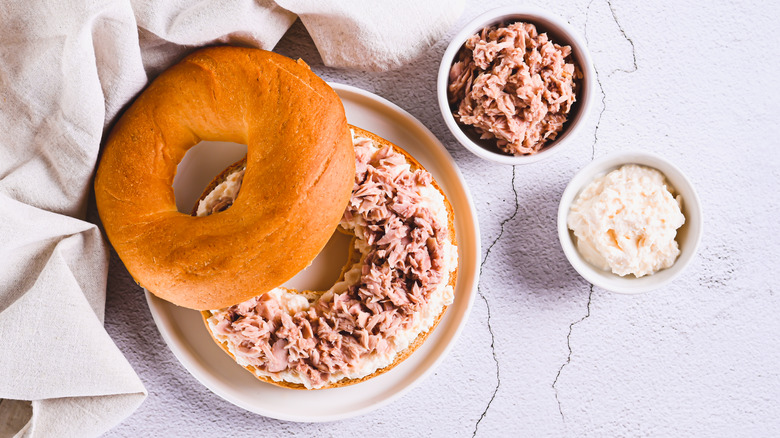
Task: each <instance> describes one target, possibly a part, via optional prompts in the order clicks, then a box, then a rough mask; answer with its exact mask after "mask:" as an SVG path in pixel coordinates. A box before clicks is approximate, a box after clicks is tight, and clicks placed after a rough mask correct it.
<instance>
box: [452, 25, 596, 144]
mask: <svg viewBox="0 0 780 438" xmlns="http://www.w3.org/2000/svg"><path fill="white" fill-rule="evenodd" d="M580 77H581V73H580V71H579V70H578V69H577V68H576V66H575V65H574V63H573V62H572V59H571V47H570V46H559V45H558V44H555V43H553V42H552V41H550V40H549V39H548V37H547V34H546V33H543V34H538V33H537V31H536V26H534V25H533V24H529V23H522V22H517V23H513V24H510V25H508V26H493V27H488V28H485V29H483V30H482V31H481V32H480V33H477V34H475V35H472V36H471V37H469V39H467V40H466V43H465V45H464V47H463V48H462V49H461V51H460V52H459V58H458V61H457V62H455V63H454V64H453V65H452V69H451V70H450V83H449V87H448V92H449V102H450V105H452V108H453V109H454V112H453V116H454V117H455V119H456V120H458V121H460V122H461V123H463V124H466V125H471V126H473V127H474V129H475V130H476V132H477V133H478V134H480V137H481V138H483V139H496V145H497V146H498V147H499V148H500V149H501V150H503V151H505V152H507V153H510V154H514V155H530V154H535V153H536V152H539V151H540V150H541V149H542V148H543V147H544V146H545V144H547V143H549V142H550V141H552V140H554V139H555V138H556V137H557V136H558V134H559V133H560V132H561V131H562V130H563V125H564V123H565V122H566V118H567V114H568V113H569V112H570V110H571V107H572V104H573V103H574V102H575V101H576V95H575V91H576V87H577V86H576V82H575V79H578V78H580Z"/></svg>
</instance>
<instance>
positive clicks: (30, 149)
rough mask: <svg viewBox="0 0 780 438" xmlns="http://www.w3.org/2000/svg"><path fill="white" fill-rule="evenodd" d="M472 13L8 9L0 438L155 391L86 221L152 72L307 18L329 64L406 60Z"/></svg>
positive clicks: (298, 4)
mask: <svg viewBox="0 0 780 438" xmlns="http://www.w3.org/2000/svg"><path fill="white" fill-rule="evenodd" d="M462 9H463V1H462V0H458V1H456V2H450V1H448V0H431V1H426V2H418V1H416V0H414V1H412V0H403V1H393V2H375V1H368V0H366V1H356V0H343V1H340V2H319V1H314V0H311V1H309V0H297V1H296V0H278V1H277V2H276V3H275V2H273V1H271V0H257V1H252V0H233V1H230V0H216V1H212V2H191V1H187V0H166V1H164V0H148V1H140V0H135V1H134V0H102V1H101V0H93V1H85V2H56V1H49V0H32V1H29V0H19V1H11V2H0V23H2V24H3V26H2V28H0V133H1V134H2V135H1V136H0V212H2V213H0V437H2V436H18V437H50V436H57V437H68V436H79V437H83V436H95V435H99V434H101V433H103V432H105V431H107V430H108V429H110V428H111V427H112V426H114V425H115V424H117V423H118V422H120V421H121V420H122V419H123V418H125V417H126V416H128V415H130V414H131V413H132V412H133V411H134V410H135V409H136V408H137V407H138V406H139V405H140V403H141V402H142V401H143V399H144V397H145V396H146V391H145V389H144V387H143V384H142V383H141V381H140V380H139V378H138V377H137V375H136V374H135V373H134V372H133V370H132V368H131V366H130V364H129V363H128V362H127V360H126V359H125V358H124V357H123V355H122V354H121V352H120V351H119V349H118V348H117V347H116V345H114V343H113V341H112V340H111V339H110V337H109V336H108V334H107V332H106V331H105V330H104V328H103V316H104V306H105V285H106V275H107V269H108V247H107V244H106V242H104V241H103V239H102V237H101V235H100V232H99V230H98V228H97V227H96V226H95V225H93V224H90V223H88V222H86V221H84V220H83V219H84V217H85V212H86V205H87V200H88V197H89V193H90V190H91V182H92V181H91V180H92V175H93V172H94V168H95V165H96V163H97V159H98V153H99V149H100V143H101V139H102V137H103V134H104V132H105V130H106V128H107V127H108V126H110V124H111V122H112V120H113V119H114V117H115V116H116V115H117V113H118V112H119V111H120V110H121V109H122V108H123V107H124V106H125V105H127V103H128V102H130V101H131V100H132V98H133V97H134V96H135V95H136V94H137V93H138V92H139V91H140V90H141V89H142V88H143V87H144V86H145V85H146V83H147V81H148V79H149V78H150V77H153V76H155V75H156V74H157V73H159V72H160V71H161V70H162V69H164V68H166V67H168V66H169V65H171V64H172V63H173V62H175V61H176V60H178V59H179V58H181V57H182V56H183V55H184V54H186V53H188V52H190V51H191V50H192V49H193V48H194V47H198V46H203V45H209V44H216V43H233V44H242V45H248V46H253V47H260V48H264V49H268V50H270V49H272V48H273V46H275V45H276V43H277V42H278V41H279V39H280V38H281V37H282V36H283V35H284V33H285V32H286V30H287V29H288V28H289V26H290V25H291V24H292V23H293V21H294V20H295V19H296V14H298V15H300V16H301V19H302V21H303V22H304V24H305V25H306V26H307V29H308V30H309V32H310V33H311V35H312V38H313V39H314V41H315V42H316V44H317V47H318V49H319V50H320V52H321V55H322V57H323V60H324V61H325V63H326V64H328V65H331V66H336V67H350V68H358V69H363V70H377V69H388V68H393V67H397V66H399V65H401V64H403V63H405V62H408V61H410V60H412V59H414V58H415V57H417V56H419V55H420V54H421V53H423V51H424V50H425V49H427V48H428V47H429V46H430V45H431V44H432V43H433V42H434V41H435V40H436V39H438V38H439V37H440V36H441V35H442V34H443V33H444V32H445V31H446V30H447V29H448V28H449V26H450V25H451V24H452V23H453V22H454V21H455V20H456V19H457V17H458V16H459V15H460V13H461V11H462ZM138 293H141V290H140V288H139V291H138ZM144 323H145V324H151V323H152V322H151V321H144Z"/></svg>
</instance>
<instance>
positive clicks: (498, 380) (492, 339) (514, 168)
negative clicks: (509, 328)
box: [471, 166, 520, 438]
mask: <svg viewBox="0 0 780 438" xmlns="http://www.w3.org/2000/svg"><path fill="white" fill-rule="evenodd" d="M516 171H517V166H512V192H513V193H514V194H515V211H514V212H512V215H511V216H509V217H508V218H506V219H504V220H503V221H501V231H499V233H498V236H496V238H495V240H493V242H492V243H491V244H490V246H488V249H487V250H485V258H483V259H482V264H480V265H479V278H480V279H481V278H482V269H483V268H484V267H485V262H487V259H488V257H489V256H490V251H491V250H492V249H493V247H494V246H496V243H498V241H499V239H501V236H503V235H504V226H505V225H506V224H507V223H508V222H509V221H511V220H512V219H514V218H515V217H516V216H517V212H518V211H519V210H520V203H519V202H518V200H517V188H515V176H516ZM477 293H478V294H479V296H480V298H482V301H484V302H485V307H487V329H488V332H490V350H491V351H492V353H493V362H495V363H496V387H495V388H494V389H493V394H492V395H491V396H490V400H488V402H487V405H486V406H485V410H484V411H482V414H480V416H479V419H478V420H477V423H476V424H475V425H474V432H473V433H472V434H471V437H472V438H474V437H475V436H476V435H477V430H478V429H479V423H481V422H482V419H484V418H485V415H487V411H488V409H490V405H491V404H492V403H493V400H494V399H495V398H496V394H497V393H498V388H499V387H500V386H501V368H500V366H499V363H498V356H496V337H495V335H494V334H493V326H492V325H491V324H490V303H489V302H488V300H487V297H486V296H485V294H483V293H482V288H481V282H480V285H477Z"/></svg>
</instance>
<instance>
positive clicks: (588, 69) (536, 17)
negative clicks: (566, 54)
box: [436, 6, 596, 165]
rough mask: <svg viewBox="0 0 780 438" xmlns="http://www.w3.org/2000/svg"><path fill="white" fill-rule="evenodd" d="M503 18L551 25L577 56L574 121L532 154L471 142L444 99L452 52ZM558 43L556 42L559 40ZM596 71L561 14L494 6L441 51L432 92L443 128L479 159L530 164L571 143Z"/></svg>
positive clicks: (587, 107)
mask: <svg viewBox="0 0 780 438" xmlns="http://www.w3.org/2000/svg"><path fill="white" fill-rule="evenodd" d="M506 19H517V20H524V21H529V22H531V23H533V24H536V25H538V24H540V22H542V23H541V24H542V27H547V28H554V31H555V32H556V33H560V34H562V35H564V36H565V38H566V39H568V40H569V41H566V43H567V44H568V45H570V46H571V47H572V52H575V53H576V54H577V57H578V58H579V59H581V64H583V65H580V66H579V67H580V69H581V70H582V72H583V80H582V82H583V89H584V91H585V92H584V93H582V95H580V96H578V98H579V99H578V100H579V102H580V105H581V107H580V109H579V113H578V114H577V117H576V119H575V120H572V121H571V122H570V123H569V124H568V126H567V127H566V128H565V129H564V131H562V132H561V134H562V135H561V137H559V139H557V140H556V143H555V144H553V145H552V146H548V147H546V148H544V149H542V150H541V151H539V152H537V153H535V154H533V155H518V156H515V155H507V154H499V153H496V152H492V151H490V150H487V149H485V148H484V147H482V146H480V145H478V144H476V143H474V142H473V141H472V140H471V139H469V138H468V137H467V136H466V134H465V133H464V132H463V130H462V129H461V128H460V126H459V125H458V123H457V122H456V121H455V118H454V117H453V116H452V113H451V111H450V108H449V102H448V99H447V86H448V85H449V72H450V68H451V67H452V63H453V61H454V59H455V55H456V54H457V53H458V51H459V50H460V48H461V47H462V46H463V44H464V43H465V41H466V39H467V38H468V37H469V36H470V35H472V34H474V33H475V32H477V31H478V30H480V29H482V28H484V27H486V26H489V25H492V24H495V23H497V22H499V21H505V20H506ZM559 43H560V41H559ZM595 76H596V71H595V68H594V66H593V61H592V59H591V56H590V52H589V51H588V45H587V42H586V41H585V39H584V38H583V37H582V36H581V35H580V34H579V32H578V31H577V30H576V29H574V28H573V27H572V26H571V25H570V24H569V23H568V22H567V21H566V20H564V19H563V18H562V17H560V16H558V15H555V14H553V13H550V12H548V11H546V10H544V9H541V8H537V7H531V6H503V7H499V8H496V9H492V10H489V11H487V12H485V13H483V14H481V15H479V16H478V17H476V18H474V19H473V20H471V21H469V22H468V23H467V24H466V25H464V26H463V27H462V28H461V30H460V31H459V32H458V33H456V34H455V36H454V37H453V38H452V40H451V41H450V43H449V45H448V46H447V49H446V50H445V51H444V55H443V56H442V59H441V62H440V64H439V72H438V76H437V79H436V94H437V98H438V103H439V109H440V111H441V113H442V118H443V119H444V122H445V124H446V125H447V128H448V129H449V130H450V132H452V134H453V135H454V136H455V138H456V139H457V140H458V142H459V143H461V144H462V145H463V146H464V147H465V148H466V149H468V150H469V151H471V152H472V153H473V154H475V155H477V156H478V157H480V158H484V159H487V160H490V161H494V162H497V163H502V164H510V165H515V164H530V163H534V162H536V161H539V160H542V159H545V158H547V157H550V156H552V155H553V154H554V153H557V152H559V151H560V150H561V149H563V148H564V147H566V146H569V145H571V144H572V143H573V142H572V139H574V138H575V134H576V133H577V132H579V131H580V130H581V129H582V126H583V125H584V124H585V123H584V122H585V121H586V120H587V116H588V114H590V112H591V109H592V108H593V105H594V100H595V99H594V98H595V87H596V80H595Z"/></svg>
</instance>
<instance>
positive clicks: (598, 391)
mask: <svg viewBox="0 0 780 438" xmlns="http://www.w3.org/2000/svg"><path fill="white" fill-rule="evenodd" d="M508 3H509V2H500V1H494V2H488V1H484V2H476V1H472V2H470V3H468V4H467V6H466V12H465V13H464V15H463V16H462V17H461V20H460V22H459V25H463V24H465V23H466V22H467V21H469V20H471V19H472V18H474V17H475V16H477V15H479V14H481V13H482V12H484V11H486V10H489V9H492V8H493V7H494V6H500V5H504V4H508ZM515 4H517V3H515ZM528 4H530V3H528ZM770 4H771V6H768V5H770ZM535 5H536V6H540V7H543V8H546V9H548V10H550V11H551V12H554V13H557V14H559V15H561V16H562V17H564V18H565V19H567V20H568V21H569V22H570V23H571V24H572V25H573V26H574V27H575V28H576V29H578V30H579V31H580V32H581V33H582V34H583V35H584V36H585V37H586V38H587V41H588V45H589V49H590V51H591V55H592V57H593V59H594V62H595V66H596V69H597V71H598V78H599V82H600V85H601V90H600V92H601V93H602V95H603V98H599V99H598V102H597V106H596V108H595V111H594V112H593V113H592V114H591V117H590V120H589V121H588V127H587V128H586V129H584V130H583V131H582V132H581V134H580V136H579V139H578V141H577V144H576V145H574V146H573V147H571V148H570V149H569V150H568V151H567V152H566V153H564V154H558V155H555V156H553V157H552V158H550V159H548V160H545V161H542V162H540V163H535V164H532V165H528V166H524V167H514V168H513V167H511V166H504V165H497V164H491V163H488V162H485V161H482V160H481V159H479V158H477V157H475V156H473V155H471V153H469V152H467V151H465V150H464V149H462V147H460V146H459V144H458V143H457V142H456V141H455V139H454V138H453V137H452V135H451V134H450V133H449V132H448V131H447V129H446V128H445V125H444V123H443V121H442V119H441V116H440V114H439V112H438V111H439V110H438V106H437V103H436V91H435V89H436V72H437V69H438V64H439V59H440V58H441V55H442V53H443V52H444V49H445V47H446V45H447V43H448V40H447V38H446V37H445V38H444V39H442V40H441V41H439V42H438V43H437V44H436V45H435V46H434V47H433V48H432V49H431V50H429V51H428V52H427V53H425V54H424V55H423V57H422V58H420V59H419V60H417V61H416V62H413V63H412V64H410V65H408V66H407V67H405V68H403V69H401V70H398V71H393V72H387V73H362V72H355V71H345V70H336V69H330V68H326V67H323V65H322V61H321V59H320V57H319V55H318V54H317V51H316V49H315V47H314V44H313V43H312V41H311V39H310V38H309V36H308V34H307V33H306V31H305V29H304V28H303V26H302V25H301V24H300V22H298V23H296V24H295V25H294V26H293V28H292V29H291V30H290V31H289V32H288V34H287V35H286V36H285V37H284V38H283V40H282V41H281V42H280V44H279V45H278V46H277V48H276V51H277V52H279V53H282V54H285V55H288V56H291V57H301V58H303V59H304V60H305V61H306V62H307V63H308V64H309V65H310V66H311V67H312V69H313V70H314V71H315V72H316V73H318V74H319V75H321V76H322V77H324V78H325V79H326V80H332V81H336V82H342V83H347V84H351V85H355V86H358V87H360V88H363V89H366V90H369V91H372V92H374V93H376V94H379V95H380V96H383V97H385V98H387V99H389V100H390V101H392V102H394V103H396V104H398V105H399V106H401V107H402V108H404V109H406V110H407V111H409V112H410V113H411V114H412V115H414V116H415V117H417V118H418V119H419V120H420V121H422V122H423V124H425V125H426V126H427V127H428V128H429V129H431V130H432V131H433V133H434V134H436V136H437V137H438V138H439V139H440V140H441V141H442V142H443V143H444V144H445V146H446V147H447V148H448V149H449V151H450V152H451V153H452V155H453V156H454V157H455V160H456V161H457V163H458V165H459V166H460V168H461V171H462V172H463V174H464V176H465V178H466V180H467V182H468V183H469V187H470V189H471V192H472V195H473V197H474V201H475V203H476V207H477V211H478V214H479V220H480V225H481V228H482V241H483V258H484V262H483V269H482V279H481V282H480V287H479V295H478V297H477V301H476V303H475V306H474V308H473V310H472V313H471V316H470V318H469V321H468V324H467V326H466V329H465V331H464V333H463V334H462V335H461V338H460V340H459V341H458V342H457V344H456V346H455V348H454V349H453V351H452V353H451V354H450V355H449V356H448V357H447V358H446V359H445V360H444V362H443V363H442V365H441V366H440V367H439V368H438V369H437V370H436V372H435V374H433V375H432V376H431V377H429V378H428V379H426V380H425V381H423V382H422V384H421V385H419V386H418V387H417V388H415V389H414V390H412V391H410V392H409V393H408V394H407V395H405V396H404V397H402V398H401V399H399V400H398V401H396V402H394V403H393V404H391V405H390V406H387V407H385V408H382V409H380V410H378V411H375V412H373V413H370V414H368V415H364V416H362V417H359V418H355V419H351V420H344V421H339V422H335V423H325V424H297V423H287V422H283V421H278V420H273V419H267V418H263V417H260V416H257V415H254V414H250V413H248V412H246V411H243V410H241V409H239V408H236V407H234V406H233V405H231V404H230V403H228V402H226V401H224V400H222V399H220V398H219V397H217V396H215V395H213V394H212V393H210V392H209V391H208V390H207V389H206V388H205V387H203V386H202V385H200V383H198V382H197V381H196V380H195V379H194V378H193V377H192V376H190V375H189V374H188V373H187V372H186V371H185V370H184V368H183V367H182V366H181V365H180V364H179V363H178V362H177V361H176V359H175V358H174V357H173V355H172V353H171V352H170V351H169V350H168V349H167V347H166V346H165V344H164V343H163V341H162V339H161V337H160V335H159V333H158V332H157V329H156V328H155V326H154V323H153V322H152V319H151V315H150V314H149V310H148V308H147V307H146V302H145V299H144V297H143V293H142V291H141V289H140V288H139V287H138V286H137V285H136V284H135V283H134V282H133V280H132V278H131V277H130V276H129V275H128V273H127V271H126V270H125V269H124V267H123V266H122V264H121V262H120V261H119V259H118V258H117V257H116V254H112V258H111V265H110V273H109V281H108V296H107V305H106V318H105V320H106V324H105V325H106V329H107V330H108V332H109V334H110V335H111V336H112V337H113V339H114V340H115V341H116V343H117V345H118V346H119V348H120V349H121V350H122V352H123V353H124V354H125V355H126V357H127V358H128V360H129V361H130V363H131V364H132V366H133V367H134V369H135V370H136V371H137V372H138V373H139V375H140V377H141V379H142V380H143V382H144V384H145V385H146V388H147V389H148V391H149V397H148V398H147V399H146V401H145V402H144V403H143V405H141V407H140V408H139V409H138V410H137V411H136V412H135V413H134V414H133V415H132V416H130V417H129V418H127V419H126V420H125V421H124V422H123V423H122V424H120V425H119V426H117V427H116V428H114V429H113V430H111V431H110V432H109V434H108V435H109V436H160V435H164V434H165V435H168V434H170V435H173V436H287V435H302V436H309V435H316V436H338V437H343V436H360V437H363V436H374V435H376V436H420V435H434V436H472V435H476V436H484V437H492V436H562V435H564V436H777V435H778V434H780V418H778V412H780V401H778V400H779V399H780V336H779V335H778V332H779V331H780V296H779V295H778V292H780V291H778V287H777V286H776V285H775V284H774V280H775V275H774V273H775V272H776V271H778V268H780V257H779V256H778V252H780V251H779V250H780V237H778V231H779V230H780V226H778V217H779V216H780V194H779V193H780V182H778V181H780V166H779V164H780V152H779V151H778V148H779V147H780V144H778V143H779V142H778V135H779V134H780V132H779V131H780V130H779V129H778V119H779V118H780V116H778V114H780V104H778V97H780V86H778V72H779V71H780V62H779V61H778V59H780V56H778V55H780V53H778V49H777V46H778V43H780V41H778V37H777V34H776V30H777V25H776V19H777V17H779V16H780V8H779V7H778V6H777V4H776V3H767V2H756V3H749V2H746V1H733V2H720V3H719V4H718V3H708V4H706V5H704V4H698V3H697V4H687V3H686V2H676V1H671V0H666V1H661V2H633V3H632V2H629V1H626V0H613V1H608V0H577V1H572V2H549V3H536V4H535ZM770 9H771V10H770ZM457 27H458V26H456V28H457ZM456 28H453V29H452V31H451V32H450V34H449V35H450V36H451V35H452V34H454V33H455V31H456V30H457V29H456ZM625 149H640V150H648V151H652V152H656V153H658V154H660V155H663V156H664V157H666V158H668V159H670V160H671V161H673V162H674V163H675V164H676V165H678V166H679V167H680V168H681V169H682V170H683V171H684V172H685V173H686V174H687V175H688V176H689V178H690V179H691V180H692V182H693V184H694V185H695V187H696V189H697V190H698V193H699V196H700V198H701V201H702V207H703V211H704V214H705V217H704V236H703V240H702V245H701V247H700V250H699V254H698V256H697V257H696V258H695V260H694V261H693V263H692V264H691V266H690V267H689V268H688V270H687V271H686V272H685V273H684V274H683V275H682V276H681V277H680V278H679V279H678V280H677V281H676V282H675V283H673V284H672V285H671V286H669V287H666V288H664V289H662V290H657V291H654V292H649V293H647V294H644V295H639V296H622V295H615V294H612V293H609V292H606V291H603V290H600V289H598V288H591V286H590V285H589V284H588V283H586V282H585V281H584V280H583V279H582V278H580V277H579V276H578V275H577V274H576V273H575V272H574V270H573V269H572V268H571V267H570V266H569V265H568V263H567V262H566V260H565V258H564V256H563V252H562V251H561V249H560V246H559V244H558V240H557V235H556V228H555V227H556V225H555V215H556V211H557V208H558V200H559V198H560V196H561V193H562V192H563V189H564V187H565V186H566V184H567V182H568V181H569V179H570V178H571V177H572V176H573V175H574V173H575V172H576V171H577V170H578V169H579V168H581V167H582V166H584V165H585V164H586V163H588V162H589V161H590V160H591V159H592V158H593V157H599V156H602V155H604V154H607V153H609V152H612V151H617V150H625ZM92 216H93V218H94V212H93V213H92Z"/></svg>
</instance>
